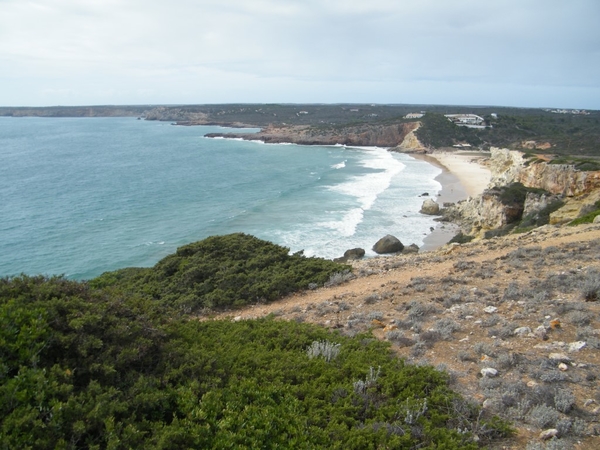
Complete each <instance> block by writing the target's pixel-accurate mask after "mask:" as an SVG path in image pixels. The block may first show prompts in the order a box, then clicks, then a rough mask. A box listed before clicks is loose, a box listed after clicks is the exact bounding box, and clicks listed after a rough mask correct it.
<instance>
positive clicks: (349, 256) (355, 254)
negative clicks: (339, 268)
mask: <svg viewBox="0 0 600 450" xmlns="http://www.w3.org/2000/svg"><path fill="white" fill-rule="evenodd" d="M363 256H365V249H364V248H358V247H357V248H351V249H349V250H346V251H345V252H344V256H341V257H339V258H334V259H333V262H337V263H342V264H343V263H346V262H348V261H351V260H356V259H361V258H362V257H363Z"/></svg>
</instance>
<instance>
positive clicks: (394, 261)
mask: <svg viewBox="0 0 600 450" xmlns="http://www.w3.org/2000/svg"><path fill="white" fill-rule="evenodd" d="M353 273H354V274H355V275H356V278H355V279H353V280H351V281H348V282H345V283H343V284H340V285H337V286H332V287H328V288H320V289H316V290H313V291H306V292H303V293H300V294H296V295H292V296H289V297H286V298H283V299H281V300H279V301H276V302H273V303H270V304H261V305H253V306H250V307H246V308H243V309H239V310H235V311H228V312H223V313H219V314H216V315H212V316H211V317H210V318H211V319H227V320H235V321H238V320H249V319H253V318H258V317H265V316H267V315H270V314H271V315H273V316H275V317H277V318H278V319H281V320H296V321H301V322H310V323H315V324H318V325H321V326H324V327H327V328H330V329H332V331H333V330H336V331H338V332H341V333H343V334H347V335H354V334H356V333H361V332H371V333H372V335H373V336H375V337H376V338H378V339H382V340H387V341H389V342H390V343H391V347H392V349H393V350H394V351H395V352H396V353H397V354H398V356H400V357H402V358H405V359H406V360H407V361H408V362H410V363H414V364H430V365H433V366H436V367H438V368H440V369H442V370H444V371H447V372H448V373H449V374H450V378H451V380H452V382H453V388H455V389H456V390H457V391H458V392H460V393H462V394H463V395H465V396H467V397H469V398H471V399H473V400H474V401H476V402H478V403H479V404H480V405H483V406H484V409H486V410H489V411H490V412H491V413H494V414H499V415H501V416H502V417H505V418H506V419H508V420H510V421H511V422H514V423H516V424H517V427H518V428H517V430H518V433H517V435H516V436H515V437H514V438H512V439H511V440H508V441H505V442H502V443H501V446H500V447H498V448H514V449H523V448H525V447H526V446H527V444H528V442H534V441H539V437H538V436H539V434H540V432H541V431H542V429H546V428H551V427H558V428H560V432H561V433H562V435H563V436H562V439H561V443H564V445H565V446H564V447H561V448H580V449H596V448H600V440H599V438H598V437H597V435H598V434H599V433H600V425H599V424H598V418H599V417H600V394H598V392H599V390H598V387H599V382H600V351H599V349H600V339H599V338H600V301H591V302H586V301H585V300H584V299H583V294H582V292H583V289H584V286H585V285H586V283H589V282H595V283H597V285H600V225H599V224H595V225H593V224H591V225H582V226H578V227H556V226H545V227H541V228H538V229H535V230H533V231H530V232H528V233H525V234H520V235H511V236H506V237H499V238H494V239H490V240H486V241H479V242H472V243H468V244H463V245H449V246H448V245H447V246H444V247H442V248H440V249H438V250H436V251H430V252H424V253H422V254H416V255H405V256H391V257H380V258H372V259H368V260H363V261H359V262H356V263H355V264H354V268H353ZM207 319H209V318H204V319H203V320H207ZM384 327H385V328H384ZM517 330H519V331H518V332H517ZM580 342H584V343H585V345H584V347H583V348H581V349H578V350H573V351H572V352H570V350H572V348H571V344H572V345H579V344H577V343H580ZM557 353H560V354H565V355H568V356H567V358H568V360H566V359H565V360H564V361H559V360H553V359H552V356H551V355H552V354H557ZM559 363H560V364H564V366H562V365H561V366H559ZM484 368H493V369H495V370H497V371H498V376H497V377H495V378H490V379H488V378H486V377H482V375H481V370H482V369H484ZM596 380H598V381H596ZM561 395H562V397H560V398H563V397H564V398H571V397H572V398H573V399H574V400H573V404H572V405H567V406H568V408H565V407H564V405H563V406H562V409H563V410H564V411H563V410H560V409H561V406H560V405H559V404H558V403H556V402H558V400H556V399H558V398H559V396H561ZM553 398H554V399H555V400H552V399H553ZM540 399H545V400H544V401H545V402H546V403H543V404H538V403H539V402H541V401H542V400H540ZM553 402H555V403H556V404H555V403H553ZM546 404H550V405H552V407H553V408H554V407H556V408H558V409H559V410H560V411H558V412H557V410H556V409H550V410H544V409H543V408H544V407H545V406H544V405H546ZM540 408H541V409H540ZM540 411H541V412H540ZM548 411H550V413H552V414H554V415H555V416H556V417H554V416H552V417H554V419H553V420H554V421H552V420H550V422H548V423H546V422H544V421H545V418H544V417H541V416H540V414H542V413H548ZM550 413H548V414H550Z"/></svg>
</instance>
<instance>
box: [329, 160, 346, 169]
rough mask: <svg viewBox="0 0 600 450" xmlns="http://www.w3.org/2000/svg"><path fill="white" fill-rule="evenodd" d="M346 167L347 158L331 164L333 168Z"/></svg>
mask: <svg viewBox="0 0 600 450" xmlns="http://www.w3.org/2000/svg"><path fill="white" fill-rule="evenodd" d="M344 167H346V160H344V161H342V162H341V163H337V164H334V165H333V166H331V168H332V169H343V168H344Z"/></svg>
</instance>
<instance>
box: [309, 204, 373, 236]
mask: <svg viewBox="0 0 600 450" xmlns="http://www.w3.org/2000/svg"><path fill="white" fill-rule="evenodd" d="M364 215H365V211H364V210H363V209H362V208H352V209H351V210H349V211H347V212H346V213H345V214H344V215H343V217H342V218H341V219H340V220H330V221H324V222H318V223H317V225H318V226H320V227H323V228H327V229H330V230H333V231H335V232H336V234H337V235H339V236H342V237H349V236H352V235H354V233H356V227H357V226H358V224H359V223H361V222H362V221H363V217H364Z"/></svg>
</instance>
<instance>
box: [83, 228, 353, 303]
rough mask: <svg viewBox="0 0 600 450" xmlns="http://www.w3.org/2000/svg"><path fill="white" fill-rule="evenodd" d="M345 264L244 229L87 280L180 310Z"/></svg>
mask: <svg viewBox="0 0 600 450" xmlns="http://www.w3.org/2000/svg"><path fill="white" fill-rule="evenodd" d="M347 270H349V268H348V266H344V265H341V264H337V263H334V262H333V261H329V260H325V259H322V258H307V257H305V256H304V255H303V254H302V252H297V253H294V254H292V255H290V254H289V249H288V248H285V247H281V246H279V245H276V244H273V243H271V242H267V241H263V240H261V239H258V238H255V237H254V236H250V235H247V234H243V233H234V234H229V235H226V236H212V237H209V238H207V239H204V240H203V241H199V242H196V243H193V244H189V245H185V246H183V247H180V248H178V249H177V252H176V253H175V254H172V255H169V256H167V257H166V258H163V259H162V260H161V261H159V262H158V263H157V264H156V265H155V266H154V267H151V268H147V269H123V270H117V271H115V272H108V273H104V274H102V275H101V276H100V277H98V278H96V279H94V280H91V281H90V285H91V286H93V287H95V288H112V289H116V290H119V291H122V292H127V293H134V292H135V293H142V294H144V295H145V296H147V297H148V298H152V299H153V300H158V301H160V302H163V303H165V304H169V305H173V306H176V307H177V308H178V309H179V310H180V311H181V312H183V313H190V312H196V311H200V310H203V309H214V308H221V309H222V308H229V307H240V306H244V305H247V304H251V303H260V302H269V301H272V300H275V299H278V298H280V297H282V296H283V295H286V294H290V293H292V292H295V291H300V290H304V289H308V288H309V287H310V288H314V286H315V284H316V285H323V284H324V283H326V282H331V280H332V279H333V280H336V282H337V281H338V280H339V282H342V281H343V280H345V279H348V277H349V276H351V274H349V272H347Z"/></svg>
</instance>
